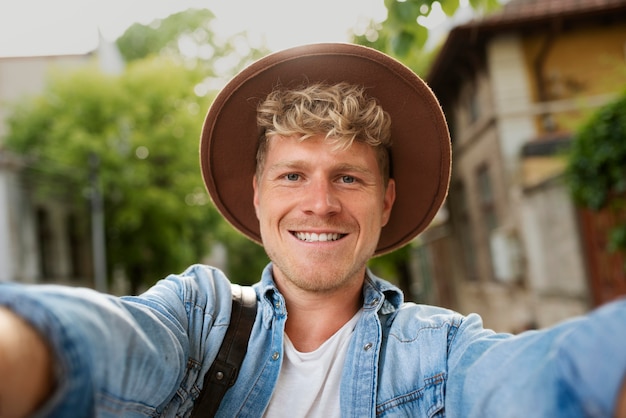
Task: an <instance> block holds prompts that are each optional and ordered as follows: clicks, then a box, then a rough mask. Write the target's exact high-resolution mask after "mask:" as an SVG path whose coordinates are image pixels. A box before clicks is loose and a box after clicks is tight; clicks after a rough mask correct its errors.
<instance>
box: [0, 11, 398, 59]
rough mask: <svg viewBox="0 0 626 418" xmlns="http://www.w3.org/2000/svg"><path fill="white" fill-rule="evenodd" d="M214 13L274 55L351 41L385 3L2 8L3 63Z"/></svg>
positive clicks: (81, 48)
mask: <svg viewBox="0 0 626 418" xmlns="http://www.w3.org/2000/svg"><path fill="white" fill-rule="evenodd" d="M192 7H195V8H203V7H206V8H208V9H210V10H211V11H212V12H213V13H214V14H215V15H216V23H217V24H218V25H219V26H218V27H219V30H222V31H224V34H225V35H228V34H229V33H236V32H239V31H243V30H247V31H249V33H251V34H252V35H254V36H259V37H261V38H260V39H264V40H265V42H266V44H267V46H268V47H269V48H270V49H272V50H278V49H283V48H287V47H290V46H295V45H297V44H302V43H309V42H333V41H339V42H340V41H348V40H349V37H348V34H349V30H350V29H351V28H356V27H359V25H360V26H363V25H364V24H366V23H367V22H368V21H369V20H370V19H374V20H377V21H382V20H384V19H385V17H386V9H385V7H384V1H383V0H315V1H311V0H308V1H304V0H204V1H200V0H2V1H0V57H11V56H31V55H62V54H80V53H85V52H89V51H91V50H93V49H95V47H96V45H97V42H98V31H100V33H101V34H102V36H103V37H104V38H105V39H107V40H110V41H114V40H115V39H117V37H119V36H120V35H121V34H122V33H123V32H124V30H126V29H127V28H128V27H129V26H130V25H132V24H133V23H135V22H138V23H142V24H148V23H150V22H152V21H153V20H154V19H158V18H165V17H167V16H168V15H170V14H172V13H175V12H178V11H182V10H186V9H188V8H192Z"/></svg>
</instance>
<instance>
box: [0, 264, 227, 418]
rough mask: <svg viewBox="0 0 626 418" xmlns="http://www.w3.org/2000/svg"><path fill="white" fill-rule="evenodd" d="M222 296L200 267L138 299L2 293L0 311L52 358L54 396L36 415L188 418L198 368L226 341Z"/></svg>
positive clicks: (66, 292)
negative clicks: (15, 318) (13, 316)
mask: <svg viewBox="0 0 626 418" xmlns="http://www.w3.org/2000/svg"><path fill="white" fill-rule="evenodd" d="M229 286H230V285H229V283H228V281H227V279H226V278H225V277H224V276H223V275H222V274H221V273H220V272H218V271H217V270H213V269H209V268H206V267H203V266H192V267H191V268H190V269H188V270H187V271H185V272H184V273H182V274H180V275H172V276H169V277H167V278H165V279H163V280H161V281H159V282H158V283H157V284H156V285H155V286H153V287H152V288H151V289H150V290H148V291H147V292H146V293H145V294H143V295H141V296H137V297H123V298H118V297H114V296H111V295H106V294H101V293H98V292H95V291H93V290H91V289H85V288H75V287H65V286H56V285H20V284H2V285H0V304H2V305H5V306H7V307H9V308H10V309H12V310H13V311H15V312H16V313H17V314H18V315H20V316H22V317H23V318H24V319H26V320H27V321H28V322H29V323H31V324H32V325H33V326H34V327H35V328H36V329H37V330H38V331H39V332H40V333H41V334H42V335H43V336H44V337H45V338H46V339H47V341H48V343H49V345H50V347H51V349H52V351H53V353H54V359H55V371H56V378H57V382H56V389H55V392H54V394H53V396H52V398H51V399H50V400H49V401H48V402H47V403H46V404H45V405H44V406H43V408H42V410H41V411H40V412H39V413H38V415H39V416H46V417H67V416H72V417H94V416H98V417H106V416H125V417H133V416H156V415H162V416H175V415H176V414H177V413H178V412H180V410H181V408H182V409H188V408H189V407H190V406H191V405H192V404H193V399H191V398H193V397H194V396H195V395H197V394H195V393H194V391H195V388H197V383H198V379H200V378H201V376H203V368H206V367H204V366H205V364H204V363H206V361H205V359H207V358H211V356H213V357H214V354H215V353H216V352H217V349H218V348H219V344H220V343H221V339H222V338H223V332H224V331H225V327H226V325H227V323H228V320H229V315H230V287H229ZM225 301H228V303H225ZM212 341H215V344H212V343H211V342H212Z"/></svg>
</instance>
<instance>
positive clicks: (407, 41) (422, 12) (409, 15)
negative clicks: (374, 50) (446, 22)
mask: <svg viewBox="0 0 626 418" xmlns="http://www.w3.org/2000/svg"><path fill="white" fill-rule="evenodd" d="M433 3H439V4H440V5H441V8H442V10H443V11H444V13H445V14H446V15H447V16H452V15H454V13H455V12H456V11H457V10H458V8H459V6H460V0H385V7H386V8H387V20H385V21H384V22H383V23H382V26H381V27H380V29H379V35H380V37H381V38H383V39H384V43H385V45H384V46H383V47H382V48H380V49H381V50H382V51H385V52H387V53H390V54H391V55H393V56H396V57H399V58H404V57H408V56H410V54H411V53H412V51H414V50H415V49H422V48H423V47H424V45H425V44H426V40H427V39H428V29H427V28H426V27H424V26H423V25H422V24H420V22H419V21H418V19H419V18H420V17H427V16H428V14H429V13H430V12H431V9H432V6H433ZM470 5H471V6H472V8H473V9H474V11H475V12H476V13H488V12H491V11H493V10H495V9H496V8H497V7H499V6H500V2H499V1H498V0H470Z"/></svg>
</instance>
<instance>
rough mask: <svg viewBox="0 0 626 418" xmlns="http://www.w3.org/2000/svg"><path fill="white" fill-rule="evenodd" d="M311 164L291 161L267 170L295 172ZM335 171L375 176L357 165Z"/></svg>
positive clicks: (273, 165)
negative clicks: (294, 170)
mask: <svg viewBox="0 0 626 418" xmlns="http://www.w3.org/2000/svg"><path fill="white" fill-rule="evenodd" d="M309 164H310V163H309V162H308V161H306V160H290V161H284V162H277V163H276V164H272V165H271V166H269V167H267V170H268V171H269V172H271V171H275V170H284V169H289V170H293V169H300V168H302V167H306V166H307V165H309ZM334 171H348V172H356V173H360V174H374V173H373V172H372V170H369V169H368V168H365V167H362V166H359V165H355V164H346V163H342V164H339V165H337V166H336V167H335V168H334Z"/></svg>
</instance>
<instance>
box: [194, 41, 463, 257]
mask: <svg viewBox="0 0 626 418" xmlns="http://www.w3.org/2000/svg"><path fill="white" fill-rule="evenodd" d="M318 81H323V82H330V83H334V82H341V81H346V82H349V83H352V84H357V85H363V86H364V87H365V88H366V93H367V95H368V96H370V97H374V98H376V99H377V100H378V102H379V104H380V105H381V106H382V108H383V109H384V110H385V111H387V112H388V113H389V114H390V116H391V138H392V142H393V145H392V149H391V165H392V177H393V178H394V179H395V182H396V201H395V203H394V206H393V209H392V212H391V217H390V219H389V222H388V223H387V225H386V226H385V227H384V228H383V229H382V232H381V236H380V239H379V241H378V246H377V249H376V255H381V254H384V253H388V252H390V251H393V250H395V249H397V248H400V247H402V246H403V245H405V244H407V243H408V242H409V241H411V240H412V239H413V238H415V237H416V236H417V235H418V234H419V233H420V232H422V231H423V230H424V229H425V228H426V227H427V226H428V225H429V224H430V222H431V221H432V220H433V218H434V216H435V215H436V214H437V211H438V210H439V208H440V207H441V205H442V204H443V202H444V200H445V197H446V195H447V191H448V183H449V180H450V166H451V147H450V137H449V133H448V128H447V125H446V121H445V117H444V115H443V112H442V110H441V107H440V105H439V102H438V101H437V99H436V98H435V96H434V95H433V93H432V91H431V90H430V88H429V87H428V86H427V85H426V84H425V83H424V82H423V81H422V80H421V79H420V78H419V77H418V76H417V75H415V73H414V72H413V71H411V70H410V69H409V68H408V67H406V66H404V65H403V64H401V63H400V62H398V61H396V60H395V59H393V58H391V57H389V56H387V55H385V54H383V53H381V52H379V51H376V50H375V49H372V48H368V47H364V46H359V45H354V44H342V43H340V44H334V43H333V44H313V45H305V46H300V47H295V48H290V49H287V50H283V51H280V52H276V53H273V54H270V55H268V56H266V57H265V58H262V59H260V60H259V61H256V62H255V63H253V64H251V65H250V66H248V67H246V68H245V69H244V70H242V71H241V72H240V73H239V74H238V75H236V76H235V77H234V78H233V79H232V80H231V81H230V82H229V83H228V84H227V85H226V86H225V87H224V88H223V89H222V91H221V92H220V93H219V94H218V95H217V97H216V98H215V100H214V102H213V104H212V105H211V107H210V109H209V111H208V113H207V116H206V118H205V121H204V126H203V129H202V138H201V141H200V160H201V167H202V176H203V178H204V182H205V185H206V187H207V190H208V192H209V194H210V196H211V199H212V200H213V202H214V204H215V206H216V207H217V209H218V210H219V211H220V213H221V214H222V215H223V216H224V218H225V219H226V220H227V221H228V222H230V223H231V224H232V225H233V226H234V227H235V228H236V229H237V230H239V231H240V232H241V233H243V234H244V235H246V236H247V237H248V238H250V239H252V240H253V241H255V242H257V243H259V244H262V240H261V235H260V231H259V222H258V219H257V217H256V214H255V210H254V205H253V188H252V178H253V175H254V173H255V166H256V161H255V158H256V151H257V145H258V139H259V135H260V132H259V130H258V128H257V125H256V108H257V104H258V103H259V102H260V101H261V100H263V99H264V98H265V97H266V96H267V95H268V94H269V93H270V92H271V91H272V89H273V88H275V87H276V86H277V85H279V84H280V85H283V86H292V85H293V86H297V85H301V84H302V83H303V82H318Z"/></svg>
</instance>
